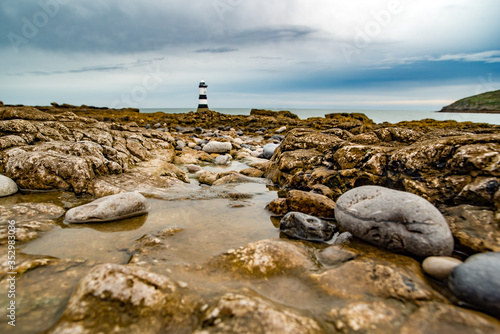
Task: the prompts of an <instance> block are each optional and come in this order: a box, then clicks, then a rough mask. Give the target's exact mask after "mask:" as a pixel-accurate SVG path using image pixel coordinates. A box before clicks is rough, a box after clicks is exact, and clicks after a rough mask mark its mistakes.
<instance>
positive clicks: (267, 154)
mask: <svg viewBox="0 0 500 334" xmlns="http://www.w3.org/2000/svg"><path fill="white" fill-rule="evenodd" d="M278 147H279V145H278V144H267V145H265V146H264V149H263V151H262V155H263V156H264V158H266V159H271V158H272V157H273V154H274V151H275V150H276V148H278Z"/></svg>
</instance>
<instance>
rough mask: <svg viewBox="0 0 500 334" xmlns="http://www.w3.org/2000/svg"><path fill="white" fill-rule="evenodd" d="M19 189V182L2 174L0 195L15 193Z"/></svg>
mask: <svg viewBox="0 0 500 334" xmlns="http://www.w3.org/2000/svg"><path fill="white" fill-rule="evenodd" d="M17 191H18V188H17V184H16V183H15V182H14V181H13V180H12V179H11V178H8V177H7V176H5V175H0V197H5V196H10V195H13V194H15V193H17Z"/></svg>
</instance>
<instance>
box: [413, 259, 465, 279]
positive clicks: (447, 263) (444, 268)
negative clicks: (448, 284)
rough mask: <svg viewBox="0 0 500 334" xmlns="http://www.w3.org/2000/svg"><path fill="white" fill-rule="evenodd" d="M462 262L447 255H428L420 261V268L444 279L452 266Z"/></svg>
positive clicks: (430, 274)
mask: <svg viewBox="0 0 500 334" xmlns="http://www.w3.org/2000/svg"><path fill="white" fill-rule="evenodd" d="M460 264H462V261H460V260H459V259H455V258H453V257H448V256H429V257H428V258H426V259H425V260H424V262H422V269H423V270H424V272H425V273H426V274H428V275H429V276H432V277H434V278H437V279H439V280H445V279H447V278H448V276H449V275H450V273H451V271H452V270H453V268H455V267H456V266H458V265H460Z"/></svg>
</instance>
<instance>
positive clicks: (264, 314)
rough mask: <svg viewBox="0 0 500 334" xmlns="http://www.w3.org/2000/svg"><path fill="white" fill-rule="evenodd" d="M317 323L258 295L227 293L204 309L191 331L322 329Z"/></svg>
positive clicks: (306, 333)
mask: <svg viewBox="0 0 500 334" xmlns="http://www.w3.org/2000/svg"><path fill="white" fill-rule="evenodd" d="M322 332H323V331H321V329H320V327H319V325H318V323H317V322H316V321H314V320H313V319H311V318H308V317H305V316H303V315H300V314H298V313H297V312H296V311H294V310H291V309H287V308H285V307H283V306H281V307H279V306H277V305H273V303H272V302H270V301H267V300H265V299H263V298H261V297H249V296H245V295H242V294H234V293H227V294H225V295H224V296H222V297H221V298H220V300H219V301H218V302H217V303H216V304H215V305H214V306H212V307H210V308H209V309H207V311H205V314H204V316H203V322H202V326H201V329H200V330H198V331H195V332H194V333H195V334H209V333H241V334H267V333H269V334H282V333H289V334H313V333H322Z"/></svg>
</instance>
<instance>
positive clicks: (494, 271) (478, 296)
mask: <svg viewBox="0 0 500 334" xmlns="http://www.w3.org/2000/svg"><path fill="white" fill-rule="evenodd" d="M499 277H500V253H481V254H476V255H473V256H471V257H469V258H468V259H467V260H466V261H465V262H464V263H463V264H461V265H459V266H457V267H455V268H454V269H453V271H452V272H451V274H450V277H449V280H448V285H449V287H450V289H451V291H453V293H454V294H455V295H456V296H457V297H458V298H459V299H461V300H463V301H465V302H467V303H469V304H472V305H474V306H476V307H478V308H480V309H482V310H484V311H486V312H487V313H491V314H493V315H496V316H500V280H499V279H498V278H499Z"/></svg>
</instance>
